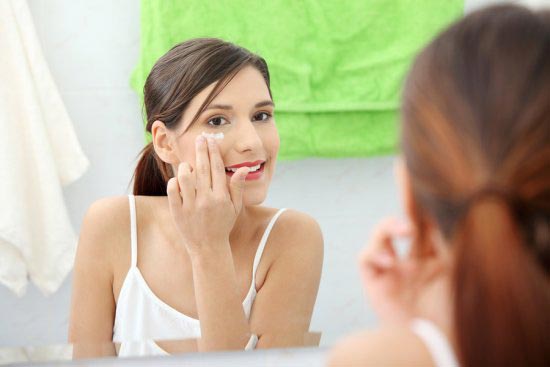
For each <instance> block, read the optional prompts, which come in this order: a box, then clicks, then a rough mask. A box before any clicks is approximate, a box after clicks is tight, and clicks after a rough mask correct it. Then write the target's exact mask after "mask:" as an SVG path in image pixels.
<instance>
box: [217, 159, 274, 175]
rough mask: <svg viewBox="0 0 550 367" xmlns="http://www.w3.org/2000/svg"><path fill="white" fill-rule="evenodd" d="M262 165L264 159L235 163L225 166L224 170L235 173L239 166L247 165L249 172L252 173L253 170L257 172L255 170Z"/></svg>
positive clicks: (261, 167)
mask: <svg viewBox="0 0 550 367" xmlns="http://www.w3.org/2000/svg"><path fill="white" fill-rule="evenodd" d="M264 165H265V161H256V162H246V163H241V164H236V165H234V166H230V167H225V172H227V173H235V172H237V170H238V169H239V168H241V167H248V168H250V172H249V173H254V172H257V171H259V170H261V169H263V167H264Z"/></svg>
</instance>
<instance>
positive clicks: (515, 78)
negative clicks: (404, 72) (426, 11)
mask: <svg viewBox="0 0 550 367" xmlns="http://www.w3.org/2000/svg"><path fill="white" fill-rule="evenodd" d="M549 19H550V18H549V16H548V13H540V12H539V13H537V12H533V11H530V10H527V9H526V8H522V7H518V6H512V5H500V6H493V7H489V8H486V9H483V10H480V11H477V12H474V13H472V14H470V15H468V16H466V17H465V18H463V19H462V20H460V21H458V22H457V23H455V24H454V25H452V26H451V27H450V28H448V29H447V30H445V31H444V32H443V33H442V34H440V35H439V36H438V37H437V38H436V39H435V40H434V41H433V42H432V43H431V44H430V45H428V46H427V47H426V48H425V49H424V50H423V51H422V52H421V53H420V55H419V56H418V57H417V59H416V61H415V63H414V64H413V67H412V69H411V71H410V73H409V76H408V78H407V81H406V83H405V88H404V93H403V101H402V127H401V128H402V136H401V148H402V151H403V155H404V159H405V163H406V166H407V170H408V172H409V174H410V177H411V187H412V192H413V197H414V199H415V202H416V203H417V206H416V208H415V210H416V211H417V213H416V214H417V219H416V221H417V223H416V225H417V226H418V229H419V231H418V238H417V239H416V241H417V243H418V244H419V245H420V246H421V247H423V248H424V249H426V248H427V247H428V246H426V244H427V243H428V241H429V240H428V239H427V236H426V223H428V222H429V221H433V222H434V223H435V224H436V226H437V227H438V228H439V229H440V230H441V232H442V234H443V235H444V237H445V239H446V240H447V242H448V243H449V244H450V245H451V246H452V249H453V254H454V264H453V277H452V279H453V280H452V289H453V297H454V301H453V302H454V311H453V312H454V330H455V336H456V341H457V348H458V350H457V353H458V357H459V360H460V363H461V365H463V366H505V365H513V366H522V365H526V366H527V365H528V366H550V345H549V343H550V339H549V335H550V334H549V333H550V281H549V279H550V276H549V273H550V232H549V222H550V145H549V142H550V22H549Z"/></svg>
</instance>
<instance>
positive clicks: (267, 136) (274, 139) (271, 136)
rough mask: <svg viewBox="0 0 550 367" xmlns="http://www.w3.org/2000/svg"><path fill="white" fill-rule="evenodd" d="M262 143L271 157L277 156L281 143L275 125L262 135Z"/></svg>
mask: <svg viewBox="0 0 550 367" xmlns="http://www.w3.org/2000/svg"><path fill="white" fill-rule="evenodd" d="M262 143H263V145H264V148H265V150H266V151H267V152H268V153H269V155H270V156H271V157H276V156H277V153H278V152H279V146H280V144H281V141H280V139H279V132H278V131H277V128H276V127H275V125H273V126H271V127H270V128H269V129H266V131H264V133H263V134H262Z"/></svg>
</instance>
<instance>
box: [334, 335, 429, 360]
mask: <svg viewBox="0 0 550 367" xmlns="http://www.w3.org/2000/svg"><path fill="white" fill-rule="evenodd" d="M327 365H328V366H330V367H336V366H433V365H434V364H433V361H432V359H431V356H430V354H429V352H428V350H427V349H426V347H425V345H424V343H423V342H422V341H421V340H420V339H419V338H418V337H417V336H416V335H415V334H414V333H413V332H412V331H411V330H409V329H407V328H405V327H391V328H390V327H387V328H380V329H377V330H369V331H363V332H359V333H357V334H354V335H351V336H349V337H347V338H345V339H343V340H342V341H340V342H339V343H337V344H336V346H335V347H334V348H332V350H331V351H330V352H329V356H328V364H327Z"/></svg>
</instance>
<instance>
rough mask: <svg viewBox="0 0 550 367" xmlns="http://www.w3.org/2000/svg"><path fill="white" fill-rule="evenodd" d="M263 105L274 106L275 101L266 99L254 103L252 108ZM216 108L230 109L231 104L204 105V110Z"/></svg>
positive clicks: (231, 107)
mask: <svg viewBox="0 0 550 367" xmlns="http://www.w3.org/2000/svg"><path fill="white" fill-rule="evenodd" d="M265 106H272V107H275V103H273V101H269V100H266V101H262V102H258V103H256V104H255V105H254V108H260V107H265ZM218 109H219V110H232V109H233V106H231V105H227V104H211V105H209V106H208V107H206V108H205V109H204V110H205V111H206V110H218Z"/></svg>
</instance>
